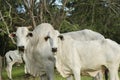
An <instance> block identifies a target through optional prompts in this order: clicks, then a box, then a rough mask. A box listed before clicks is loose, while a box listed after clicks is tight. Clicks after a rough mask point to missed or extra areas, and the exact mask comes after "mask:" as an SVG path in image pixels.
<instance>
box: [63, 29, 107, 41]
mask: <svg viewBox="0 0 120 80" xmlns="http://www.w3.org/2000/svg"><path fill="white" fill-rule="evenodd" d="M63 35H69V36H71V37H72V38H73V39H74V40H78V41H90V40H98V39H105V38H104V36H103V35H101V34H100V33H98V32H95V31H92V30H89V29H84V30H80V31H73V32H67V33H63Z"/></svg>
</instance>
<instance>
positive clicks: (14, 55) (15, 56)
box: [5, 50, 23, 79]
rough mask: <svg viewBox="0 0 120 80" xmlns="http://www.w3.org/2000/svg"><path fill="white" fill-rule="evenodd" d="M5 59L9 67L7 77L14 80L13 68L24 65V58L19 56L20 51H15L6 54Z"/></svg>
mask: <svg viewBox="0 0 120 80" xmlns="http://www.w3.org/2000/svg"><path fill="white" fill-rule="evenodd" d="M5 58H6V62H7V67H6V71H7V75H8V77H9V79H12V66H13V65H14V64H15V63H22V62H23V61H22V56H21V55H20V54H19V52H18V50H14V51H8V52H7V53H6V54H5Z"/></svg>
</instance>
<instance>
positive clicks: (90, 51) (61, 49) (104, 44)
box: [47, 31, 120, 80]
mask: <svg viewBox="0 0 120 80" xmlns="http://www.w3.org/2000/svg"><path fill="white" fill-rule="evenodd" d="M47 37H48V38H49V42H50V45H51V52H53V53H54V54H55V57H56V67H57V70H58V71H59V72H60V74H61V75H62V76H63V77H69V76H71V75H72V74H73V75H74V77H75V80H81V76H80V73H81V72H82V71H91V72H92V71H96V70H101V67H103V66H105V67H106V68H108V70H109V73H110V80H119V76H118V68H119V63H120V62H119V61H120V46H119V44H117V43H116V42H114V41H112V40H110V39H103V40H94V41H76V40H74V39H72V38H71V37H70V36H67V35H60V33H59V32H58V31H53V32H49V33H48V36H47Z"/></svg>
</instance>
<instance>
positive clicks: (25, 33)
mask: <svg viewBox="0 0 120 80" xmlns="http://www.w3.org/2000/svg"><path fill="white" fill-rule="evenodd" d="M10 36H11V37H16V39H17V47H18V49H19V51H22V52H24V50H25V49H26V46H27V44H28V42H29V39H30V37H32V36H33V34H32V32H30V31H29V30H28V27H17V30H16V32H14V33H11V34H10Z"/></svg>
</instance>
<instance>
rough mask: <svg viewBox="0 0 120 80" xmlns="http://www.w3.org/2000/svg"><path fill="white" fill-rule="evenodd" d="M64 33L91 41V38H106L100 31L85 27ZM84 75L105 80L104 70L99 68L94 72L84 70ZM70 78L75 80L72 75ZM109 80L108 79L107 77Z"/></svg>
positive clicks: (75, 38) (96, 79) (77, 38)
mask: <svg viewBox="0 0 120 80" xmlns="http://www.w3.org/2000/svg"><path fill="white" fill-rule="evenodd" d="M63 35H68V36H71V37H72V38H73V39H74V40H78V41H90V40H99V39H105V38H104V36H103V35H101V34H100V33H98V32H95V31H92V30H89V29H84V30H80V31H73V32H67V33H63ZM82 75H90V76H92V77H94V80H103V71H102V70H98V71H94V72H88V71H86V72H82ZM68 80H73V79H72V76H69V79H68ZM105 80H107V79H105Z"/></svg>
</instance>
